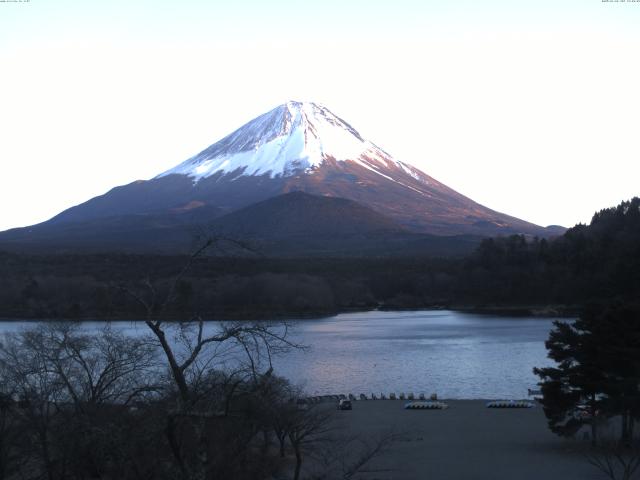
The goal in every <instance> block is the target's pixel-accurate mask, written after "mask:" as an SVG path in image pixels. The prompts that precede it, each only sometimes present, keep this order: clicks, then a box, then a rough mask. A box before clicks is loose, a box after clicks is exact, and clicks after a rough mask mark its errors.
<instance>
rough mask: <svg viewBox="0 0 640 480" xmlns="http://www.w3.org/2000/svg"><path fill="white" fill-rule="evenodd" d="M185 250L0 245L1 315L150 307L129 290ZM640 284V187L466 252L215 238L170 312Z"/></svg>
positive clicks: (419, 304)
mask: <svg viewBox="0 0 640 480" xmlns="http://www.w3.org/2000/svg"><path fill="white" fill-rule="evenodd" d="M214 247H215V246H214ZM186 262H188V258H185V257H184V256H150V255H146V256H145V255H125V254H94V255H21V254H13V253H0V272H1V275H0V317H2V318H7V319H12V318H13V319H19V318H34V319H45V318H46V319H111V320H114V319H139V318H143V317H144V311H143V310H141V308H140V305H138V304H137V303H136V302H135V301H133V300H132V299H131V298H130V297H128V296H127V295H126V294H125V290H126V289H127V288H131V287H133V286H140V285H145V284H152V285H155V286H156V288H157V289H159V290H162V289H163V288H166V286H167V285H168V283H169V282H170V281H171V279H173V278H174V277H175V276H176V274H177V273H178V272H180V271H181V270H182V269H183V267H184V266H185V264H186ZM639 294H640V198H633V199H632V200H630V201H625V202H622V203H621V204H620V205H618V206H615V207H612V208H607V209H604V210H601V211H599V212H597V213H595V214H594V216H593V218H592V220H591V222H590V224H589V225H583V224H579V225H576V226H575V227H573V228H571V229H569V230H567V231H566V233H565V234H564V235H562V236H559V237H556V238H551V239H539V238H531V237H526V236H523V235H513V236H509V237H498V238H489V239H485V240H484V241H482V243H481V244H480V245H479V246H478V248H477V249H476V250H475V251H474V252H473V253H472V254H471V255H469V256H466V257H453V258H452V257H439V258H438V257H428V256H415V255H414V256H411V257H399V258H387V257H370V258H311V259H300V258H295V259H293V258H292V259H286V258H269V257H265V256H262V255H260V253H259V252H255V251H246V252H242V251H241V252H239V253H237V254H236V253H233V254H225V255H222V254H219V252H216V250H215V248H214V249H213V250H212V251H209V252H208V254H207V255H203V256H201V257H199V258H198V259H197V260H196V261H194V262H192V264H191V265H190V268H189V269H188V272H185V274H184V275H183V276H181V280H180V282H179V284H178V285H177V287H176V295H177V296H176V301H175V302H173V305H172V306H171V308H168V309H167V310H166V312H164V315H165V316H166V317H167V318H174V319H180V318H182V316H183V315H184V312H189V314H192V313H195V314H197V315H199V316H201V317H202V318H206V319H260V318H276V317H287V318H297V317H307V316H321V315H328V314H334V313H337V312H343V311H353V310H369V309H374V308H381V309H420V308H457V309H468V310H475V311H505V312H511V313H523V314H530V313H532V312H533V313H545V312H546V313H549V314H553V315H559V314H563V313H567V314H575V312H577V311H579V310H580V309H581V308H582V307H583V306H584V305H586V304H587V303H589V302H593V301H598V300H604V299H606V300H612V299H620V300H625V299H629V298H631V299H633V298H637V297H638V295H639Z"/></svg>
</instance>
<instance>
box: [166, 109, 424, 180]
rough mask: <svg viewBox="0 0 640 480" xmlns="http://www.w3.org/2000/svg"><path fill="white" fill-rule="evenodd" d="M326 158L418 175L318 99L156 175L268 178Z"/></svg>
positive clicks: (309, 168)
mask: <svg viewBox="0 0 640 480" xmlns="http://www.w3.org/2000/svg"><path fill="white" fill-rule="evenodd" d="M327 158H332V159H334V160H337V161H349V160H350V161H355V162H357V163H359V164H360V165H362V166H364V167H365V168H367V169H369V170H371V171H372V172H375V173H377V174H379V175H382V176H383V177H385V178H388V179H390V177H389V176H388V175H386V174H384V173H382V172H381V171H380V170H379V167H377V165H375V164H373V163H372V162H370V161H368V159H373V160H374V161H379V162H380V163H381V164H383V165H388V164H389V163H391V164H395V165H396V168H400V169H402V170H403V171H405V172H407V173H409V174H410V175H412V176H413V177H414V178H418V177H417V176H416V174H415V172H413V171H412V169H408V168H407V167H405V166H404V165H403V164H402V163H401V162H396V161H395V160H393V159H392V158H391V157H390V156H389V155H388V154H387V153H386V152H384V151H383V150H382V149H380V148H378V147H377V146H376V145H374V144H373V143H371V142H369V141H367V140H364V139H363V138H362V137H361V136H360V134H359V133H358V132H357V131H356V130H355V129H354V128H353V127H351V126H350V125H349V124H348V123H346V122H345V121H344V120H342V119H341V118H339V117H337V116H336V115H334V114H333V113H331V112H330V111H329V110H328V109H327V108H325V107H323V106H321V105H318V104H316V103H311V102H309V103H306V102H294V101H291V102H287V103H286V104H284V105H280V106H279V107H276V108H275V109H273V110H271V111H270V112H267V113H265V114H263V115H260V116H259V117H257V118H256V119H254V120H252V121H251V122H249V123H247V124H246V125H245V126H243V127H241V128H239V129H238V130H236V131H235V132H233V133H231V134H230V135H228V136H227V137H225V138H223V139H222V140H220V141H219V142H217V143H215V144H213V145H211V146H210V147H208V148H207V149H205V150H203V151H202V152H200V153H199V154H197V155H195V156H194V157H191V158H189V159H188V160H186V161H185V162H183V163H181V164H180V165H178V166H177V167H175V168H172V169H170V170H167V171H166V172H163V173H161V174H160V175H158V176H157V177H156V178H159V177H164V176H167V175H172V174H178V175H186V176H189V177H191V178H193V180H194V182H197V181H198V180H200V179H202V178H206V177H210V176H212V175H215V174H217V173H222V174H223V175H226V174H230V173H232V172H236V173H237V174H239V175H251V176H255V175H269V176H270V177H271V178H274V177H278V176H285V177H286V176H291V175H294V174H295V173H296V172H299V171H304V172H306V173H308V174H313V172H314V170H315V169H316V168H317V167H319V166H320V165H321V164H322V163H323V162H324V161H325V159H327ZM418 179H420V178H418ZM420 180H421V181H425V180H424V179H420Z"/></svg>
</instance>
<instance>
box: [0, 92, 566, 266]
mask: <svg viewBox="0 0 640 480" xmlns="http://www.w3.org/2000/svg"><path fill="white" fill-rule="evenodd" d="M295 192H301V193H306V194H307V195H308V196H306V197H305V196H302V195H301V193H299V194H297V196H296V195H294V196H291V197H286V195H287V194H291V193H295ZM283 195H284V196H285V197H284V198H283V199H281V200H274V201H273V202H271V203H269V202H268V201H269V200H270V199H276V198H277V197H280V196H283ZM309 195H313V196H315V197H318V199H315V200H311V197H310V196H309ZM337 199H344V200H343V201H333V200H337ZM347 201H348V202H350V203H345V202H347ZM260 202H267V203H260ZM293 204H295V207H294V206H293ZM247 208H249V209H251V208H253V209H254V210H253V211H251V210H242V209H247ZM240 211H243V213H239V212H240ZM285 211H287V212H288V213H283V212H285ZM258 212H259V213H258ZM320 212H322V213H320ZM241 222H244V223H243V224H242V225H240V223H241ZM251 223H253V225H252V224H251ZM267 223H268V225H267ZM563 231H564V229H563V228H561V227H549V228H543V227H540V226H537V225H534V224H532V223H529V222H526V221H524V220H520V219H518V218H515V217H512V216H509V215H506V214H503V213H500V212H496V211H494V210H491V209H489V208H487V207H484V206H482V205H480V204H478V203H476V202H474V201H473V200H471V199H469V198H467V197H465V196H464V195H461V194H460V193H458V192H456V191H454V190H452V189H451V188H449V187H447V186H446V185H444V184H442V183H440V182H438V181H437V180H435V179H434V178H432V177H430V176H429V175H427V174H426V173H424V172H422V171H420V170H419V169H417V168H415V167H413V166H412V165H410V164H408V163H405V162H403V161H399V160H396V159H394V158H393V157H392V156H391V155H390V154H388V153H387V152H385V151H384V150H382V149H381V148H380V147H378V146H377V145H375V144H374V143H372V142H370V141H368V140H366V139H364V138H363V137H362V135H360V133H358V132H357V131H356V130H355V129H354V128H353V127H352V126H351V125H349V124H348V123H347V122H345V121H344V120H342V119H341V118H339V117H338V116H336V115H334V114H333V113H332V112H330V111H329V110H328V109H327V108H325V107H323V106H320V105H317V104H315V103H303V102H287V103H286V104H284V105H281V106H279V107H276V108H275V109H273V110H272V111H270V112H267V113H265V114H263V115H261V116H259V117H257V118H255V119H254V120H252V121H250V122H249V123H247V124H246V125H244V126H243V127H241V128H239V129H238V130H236V131H234V132H233V133H231V134H230V135H228V136H227V137H225V138H223V139H222V140H220V141H218V142H216V143H214V144H213V145H211V146H209V147H207V148H206V149H204V150H203V151H202V152H200V153H198V154H197V155H195V156H193V157H191V158H189V159H187V160H186V161H184V162H182V163H180V164H179V165H177V166H176V167H174V168H172V169H169V170H167V171H165V172H163V173H160V174H159V175H157V176H156V177H154V178H152V179H150V180H146V181H135V182H132V183H130V184H128V185H124V186H119V187H116V188H113V189H112V190H110V191H109V192H107V193H105V194H104V195H100V196H97V197H95V198H92V199H90V200H88V201H87V202H85V203H83V204H81V205H77V206H75V207H72V208H69V209H68V210H65V211H64V212H61V213H60V214H58V215H56V216H55V217H53V218H52V219H50V220H49V221H47V222H44V223H42V224H39V225H34V226H31V227H26V228H21V229H14V230H10V231H7V232H3V233H0V248H2V249H4V250H10V251H19V252H39V253H67V252H85V253H96V252H102V253H107V252H125V253H146V254H159V253H161V254H181V253H188V252H189V251H190V250H191V249H192V248H193V245H194V244H193V239H194V235H195V234H197V233H198V234H203V233H204V234H210V235H214V236H215V235H217V234H220V232H227V233H229V232H232V233H235V234H238V235H239V234H243V233H249V234H251V238H252V240H254V241H255V242H257V244H259V245H260V246H261V248H263V249H264V253H265V254H267V255H276V256H316V257H317V256H362V255H383V256H384V255H392V256H398V255H406V256H411V255H417V254H420V255H432V256H434V255H435V256H441V255H458V254H461V253H468V252H469V251H470V249H471V248H473V247H474V246H475V245H476V244H477V243H478V242H479V240H480V239H481V238H484V237H489V236H496V235H511V234H524V235H528V236H539V237H549V236H553V235H558V234H561V233H562V232H563ZM435 236H438V237H441V238H435ZM293 237H295V238H296V240H297V241H295V242H293V241H292V240H290V239H291V238H293ZM473 239H475V240H473Z"/></svg>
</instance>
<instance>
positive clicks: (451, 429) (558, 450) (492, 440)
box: [338, 400, 604, 480]
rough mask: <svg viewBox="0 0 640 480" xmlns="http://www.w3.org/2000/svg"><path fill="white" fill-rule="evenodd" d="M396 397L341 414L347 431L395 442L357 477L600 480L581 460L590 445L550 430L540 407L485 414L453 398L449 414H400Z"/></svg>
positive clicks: (482, 406)
mask: <svg viewBox="0 0 640 480" xmlns="http://www.w3.org/2000/svg"><path fill="white" fill-rule="evenodd" d="M405 403H406V402H404V401H401V400H395V401H394V400H376V401H372V400H368V401H357V402H354V403H353V410H352V411H340V412H338V417H339V419H340V420H339V422H340V423H341V424H342V425H343V426H344V428H345V429H346V430H347V431H348V432H349V433H350V434H357V435H361V436H363V437H365V438H373V437H374V436H376V435H378V434H382V433H384V432H389V431H390V430H393V431H394V432H395V433H396V434H399V438H398V440H397V441H396V442H394V443H393V445H392V446H391V447H390V448H389V449H388V450H387V451H386V452H384V453H383V454H382V455H381V456H380V457H378V458H377V459H375V460H374V461H373V462H372V463H371V464H370V466H369V467H370V468H369V470H375V471H371V472H368V473H366V474H364V475H362V476H360V477H359V478H367V479H380V480H383V479H385V480H386V479H407V480H410V479H421V480H424V479H433V480H449V479H471V480H472V479H491V480H503V479H504V480H507V479H508V480H514V479H518V480H540V479H544V480H555V479H558V480H573V479H575V480H578V479H580V480H588V479H594V480H595V479H598V478H604V477H603V476H602V475H601V474H600V473H599V472H597V471H596V469H595V468H594V467H592V466H591V465H589V464H588V463H587V461H586V459H585V457H584V452H585V451H587V450H588V447H589V445H588V442H585V441H577V440H570V439H562V438H559V437H557V436H556V435H554V434H553V433H551V432H550V431H549V429H548V428H547V424H546V419H545V416H544V413H543V411H542V408H541V407H540V406H539V405H536V408H532V409H489V408H486V401H481V400H450V401H446V403H447V404H448V405H449V408H448V409H447V410H405V409H404V408H403V407H404V404H405Z"/></svg>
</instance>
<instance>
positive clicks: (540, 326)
mask: <svg viewBox="0 0 640 480" xmlns="http://www.w3.org/2000/svg"><path fill="white" fill-rule="evenodd" d="M551 322H552V321H551V320H550V319H542V318H530V317H498V316H491V315H477V314H468V313H460V312H454V311H446V310H442V311H417V312H380V311H374V312H364V313H349V314H341V315H337V316H334V317H329V318H323V319H314V320H301V321H298V322H294V329H293V334H292V335H293V339H294V340H295V341H296V342H298V343H301V344H304V345H307V346H308V347H309V348H308V349H306V350H304V351H293V352H290V353H288V354H286V355H285V356H283V357H279V358H276V359H275V361H274V365H275V370H276V373H278V374H280V375H282V376H285V377H287V378H289V379H290V380H292V381H293V382H294V383H296V384H300V385H302V386H303V387H304V389H305V390H306V391H307V392H308V393H309V394H335V393H345V394H346V393H353V394H356V395H359V394H360V393H365V394H367V395H370V394H371V393H375V394H377V395H379V394H380V393H385V394H386V395H388V394H389V393H390V392H395V393H396V394H398V393H400V392H405V393H409V392H413V393H415V394H418V393H421V392H423V393H425V394H431V393H434V392H435V393H437V394H438V395H439V396H440V397H442V398H459V399H466V398H508V399H516V398H526V396H527V388H537V387H536V386H535V385H536V382H537V378H536V377H535V376H534V375H533V373H532V369H533V367H534V366H538V367H539V366H547V365H551V364H552V362H551V361H550V360H549V359H547V357H546V353H547V352H546V349H545V347H544V341H545V340H546V339H547V337H548V334H549V330H550V329H551V328H552V323H551ZM28 325H33V323H30V322H3V323H0V332H8V331H16V330H20V329H23V328H25V326H28ZM102 325H103V324H102V323H99V322H85V323H83V327H84V328H87V329H99V328H100V327H101V326H102ZM113 325H114V326H117V328H121V329H124V330H126V331H127V332H128V333H130V334H134V335H137V334H142V333H146V329H145V327H144V325H143V324H142V323H141V322H117V323H113Z"/></svg>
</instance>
